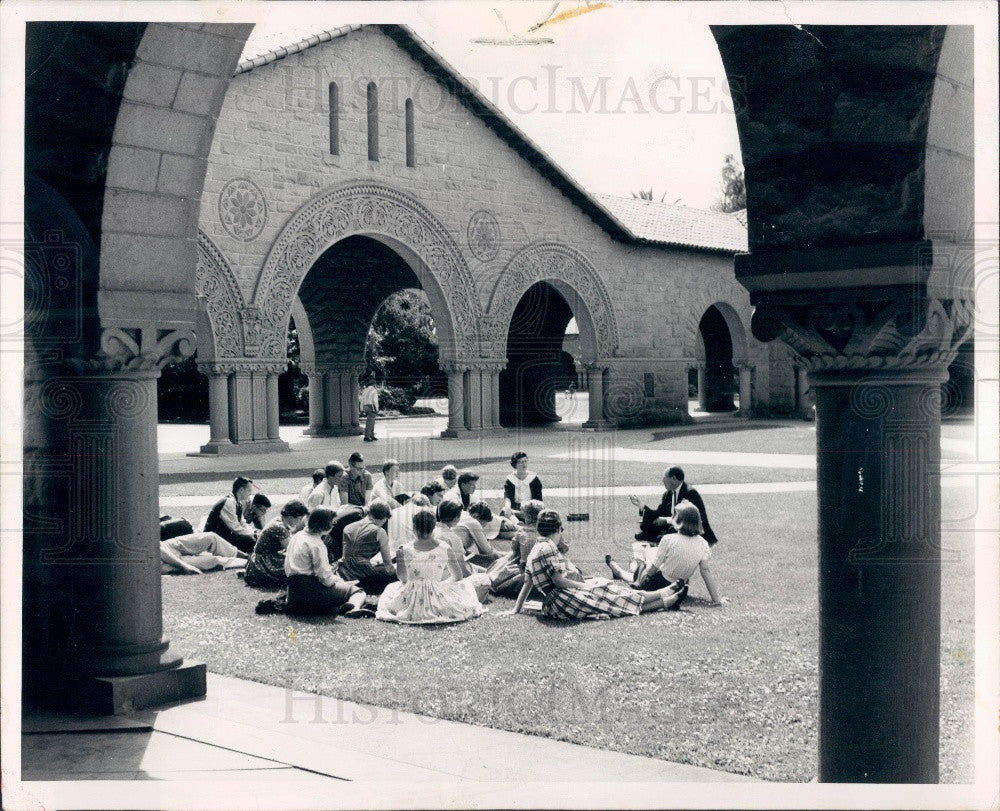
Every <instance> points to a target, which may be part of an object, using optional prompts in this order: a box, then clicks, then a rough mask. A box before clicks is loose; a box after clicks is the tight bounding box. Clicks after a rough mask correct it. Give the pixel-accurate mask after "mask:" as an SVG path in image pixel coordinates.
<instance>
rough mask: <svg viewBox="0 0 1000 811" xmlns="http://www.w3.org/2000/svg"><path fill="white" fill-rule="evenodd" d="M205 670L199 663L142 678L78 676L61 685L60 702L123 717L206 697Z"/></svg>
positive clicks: (99, 713) (101, 713) (185, 664)
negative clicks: (61, 700)
mask: <svg viewBox="0 0 1000 811" xmlns="http://www.w3.org/2000/svg"><path fill="white" fill-rule="evenodd" d="M205 672H206V668H205V665H203V664H202V663H200V662H185V663H184V664H183V665H181V666H180V667H175V668H171V669H170V670H160V671H158V672H156V673H145V674H143V675H141V676H79V677H75V678H74V677H72V676H70V677H68V678H67V681H65V682H64V683H63V687H64V688H65V693H64V696H63V700H64V701H65V702H66V704H67V707H69V708H72V709H73V710H74V712H81V711H82V712H86V713H90V714H93V715H123V714H125V713H129V712H133V711H134V710H142V709H146V708H147V707H158V706H161V705H163V704H170V703H173V702H175V701H187V700H190V699H194V698H203V697H204V696H205V691H206V687H205Z"/></svg>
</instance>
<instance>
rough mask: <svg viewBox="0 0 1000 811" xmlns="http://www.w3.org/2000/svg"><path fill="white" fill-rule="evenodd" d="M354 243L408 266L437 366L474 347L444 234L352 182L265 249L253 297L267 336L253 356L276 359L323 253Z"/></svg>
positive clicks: (423, 212) (475, 317) (467, 293)
mask: <svg viewBox="0 0 1000 811" xmlns="http://www.w3.org/2000/svg"><path fill="white" fill-rule="evenodd" d="M354 235H360V236H367V237H371V238H373V239H377V240H379V241H380V242H383V243H384V244H386V245H388V246H389V247H391V248H393V249H394V250H396V251H397V252H398V253H399V254H400V255H401V256H402V258H403V259H404V260H405V261H406V262H407V264H409V265H410V267H411V269H412V270H413V272H414V273H415V274H416V276H417V278H418V279H419V280H420V283H421V285H422V287H423V289H424V291H425V292H426V293H427V297H428V299H429V300H430V303H431V309H432V311H433V313H434V322H435V327H436V328H437V330H438V335H439V338H440V340H441V355H442V360H453V359H454V357H455V356H456V354H457V352H458V348H459V347H469V346H478V343H479V334H480V324H481V323H482V321H483V312H482V305H481V304H480V302H479V297H478V294H477V292H476V286H475V282H474V280H473V277H472V274H471V273H470V271H469V268H468V266H467V265H466V262H465V259H464V257H463V256H462V253H461V251H460V250H459V247H458V244H457V243H456V242H455V240H454V239H452V237H451V235H450V234H449V233H448V231H447V229H446V228H445V227H444V226H443V225H442V224H441V223H440V222H439V221H438V219H437V218H436V217H435V216H434V215H433V214H432V213H431V212H430V211H429V210H428V209H427V208H426V207H424V206H423V205H422V204H420V203H419V202H418V201H417V200H415V199H414V198H413V197H411V196H409V195H407V194H404V193H403V192H400V191H398V190H397V189H394V188H391V187H389V186H385V185H383V184H380V183H375V182H371V181H355V182H351V183H348V184H345V185H342V186H338V187H336V188H333V189H330V190H328V191H324V192H321V193H320V194H319V195H317V196H316V197H314V198H313V199H312V200H310V201H309V202H307V203H305V204H304V205H303V206H302V207H301V208H299V210H298V211H296V212H295V213H294V214H293V215H292V216H291V218H290V219H289V221H288V222H287V223H286V225H285V226H284V227H283V228H282V229H281V232H280V233H279V234H278V236H277V238H276V239H275V241H274V243H273V245H272V246H271V249H270V251H269V252H268V255H267V259H266V260H265V262H264V268H263V270H262V272H261V276H260V280H259V281H258V283H257V288H256V290H255V292H254V296H253V305H254V308H255V309H257V311H259V313H260V314H261V318H262V319H263V320H264V322H265V323H264V325H263V326H264V329H265V332H266V333H267V334H265V335H263V336H262V339H261V341H262V343H261V347H260V349H261V354H275V355H283V353H284V340H285V335H284V329H285V327H286V325H287V324H288V316H289V314H290V313H291V308H292V302H293V301H294V300H295V297H296V295H297V294H298V290H299V286H300V285H301V283H302V280H303V279H304V278H305V275H306V274H307V273H308V272H309V269H310V268H311V267H312V265H313V263H314V262H315V261H316V260H317V259H318V258H319V257H320V256H321V255H322V254H323V252H324V251H326V250H327V249H328V248H329V247H330V246H332V245H334V244H335V243H337V242H339V241H341V240H342V239H344V238H346V237H349V236H354Z"/></svg>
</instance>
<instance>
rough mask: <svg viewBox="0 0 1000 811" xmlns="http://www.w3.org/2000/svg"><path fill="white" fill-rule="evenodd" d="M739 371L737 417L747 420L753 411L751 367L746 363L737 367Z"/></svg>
mask: <svg viewBox="0 0 1000 811" xmlns="http://www.w3.org/2000/svg"><path fill="white" fill-rule="evenodd" d="M739 370H740V410H739V415H740V416H741V417H743V418H745V419H746V418H749V417H750V413H751V411H753V386H752V380H753V367H752V366H750V365H749V364H747V363H741V364H740V365H739Z"/></svg>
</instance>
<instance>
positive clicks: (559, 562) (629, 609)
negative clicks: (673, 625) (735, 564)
mask: <svg viewBox="0 0 1000 811" xmlns="http://www.w3.org/2000/svg"><path fill="white" fill-rule="evenodd" d="M538 534H539V536H540V537H539V540H538V542H537V543H536V544H535V545H534V547H533V548H532V550H531V554H530V555H528V562H527V565H526V567H525V571H526V573H527V575H528V576H527V578H526V579H525V584H524V586H523V587H522V588H521V593H520V594H519V595H518V598H517V603H516V604H515V605H514V613H515V614H516V613H518V612H520V611H521V609H522V607H523V606H524V600H525V598H526V597H527V596H528V592H529V591H530V590H531V587H532V585H534V586H535V587H537V588H538V590H539V591H541V592H542V594H543V595H544V597H543V599H542V613H543V614H544V615H545V616H547V617H550V618H552V619H557V620H583V619H605V618H609V617H630V616H635V615H636V614H642V613H646V612H647V611H656V610H658V609H661V608H664V609H670V608H672V607H673V606H674V605H679V604H680V601H681V600H683V599H684V595H685V593H686V590H687V587H686V586H684V587H683V588H682V589H681V590H680V591H674V590H673V589H672V588H666V589H661V590H660V591H638V590H636V589H633V588H629V587H628V586H626V585H625V584H623V583H616V582H614V581H613V580H607V579H604V578H590V579H588V580H585V581H583V582H582V583H581V582H579V581H577V580H573V579H572V578H571V577H570V576H569V575H570V573H571V572H572V566H571V564H570V563H569V561H568V560H566V558H565V557H563V554H562V552H560V551H559V548H558V547H557V544H558V543H559V541H560V540H562V541H563V545H564V547H565V546H568V545H567V544H566V543H565V539H564V537H563V527H562V519H561V518H560V517H559V513H557V512H556V511H555V510H545V511H544V512H543V513H542V514H541V515H540V516H538Z"/></svg>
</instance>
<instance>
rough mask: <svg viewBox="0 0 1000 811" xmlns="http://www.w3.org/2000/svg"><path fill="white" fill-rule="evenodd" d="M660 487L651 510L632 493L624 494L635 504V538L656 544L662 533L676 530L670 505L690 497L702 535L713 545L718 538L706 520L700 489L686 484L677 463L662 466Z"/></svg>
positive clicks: (672, 509) (682, 471)
mask: <svg viewBox="0 0 1000 811" xmlns="http://www.w3.org/2000/svg"><path fill="white" fill-rule="evenodd" d="M663 487H664V491H663V498H662V499H660V503H659V504H658V505H657V507H656V509H655V510H654V509H653V508H652V507H647V506H646V505H645V504H643V503H642V500H641V499H640V498H639V497H638V496H636V495H631V496H629V497H628V498H629V501H631V502H632V504H634V505H635V506H636V507H638V508H639V519H640V523H639V532H638V533H637V534H636V536H635V539H636V540H637V541H645V542H646V543H649V544H657V543H659V542H660V538H662V537H663V536H664V535H666V534H671V533H674V532H676V531H677V529H676V528H675V527H674V525H673V522H672V521H671V520H670V518H671V516H673V514H674V507H676V506H677V505H678V504H680V503H681V502H682V501H690V502H691V503H692V504H694V506H695V507H697V508H698V512H699V513H700V514H701V526H702V535H704V536H705V540H706V541H707V542H708V545H709V546H713V545H714V544H715V543H716V541H718V538H716V537H715V532H713V531H712V527H710V526H709V524H708V513H707V512H705V502H704V501H703V500H702V497H701V493H699V492H698V491H697V490H695V489H694V488H693V487H689V486H688V485H687V482H685V481H684V470H683V469H682V468H679V467H678V466H677V465H671V466H670V467H668V468H667V469H666V470H664V471H663Z"/></svg>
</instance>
